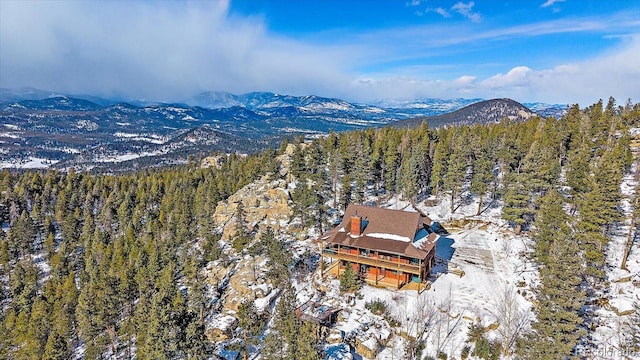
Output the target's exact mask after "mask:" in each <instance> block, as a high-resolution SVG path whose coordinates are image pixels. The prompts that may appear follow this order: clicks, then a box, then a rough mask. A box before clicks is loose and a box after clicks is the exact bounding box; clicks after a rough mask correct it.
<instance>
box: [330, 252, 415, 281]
mask: <svg viewBox="0 0 640 360" xmlns="http://www.w3.org/2000/svg"><path fill="white" fill-rule="evenodd" d="M322 254H323V255H324V256H328V257H330V258H333V259H337V260H344V261H348V262H352V263H357V264H364V265H369V266H375V267H379V268H385V269H390V270H399V271H402V272H406V273H410V274H416V275H419V274H420V267H421V266H420V265H413V264H403V263H398V257H397V256H396V257H395V258H392V259H391V260H387V259H380V258H379V257H374V256H366V255H360V254H358V255H354V254H350V253H347V252H345V251H340V252H338V250H336V249H329V248H325V249H324V250H323V251H322ZM422 266H424V264H422Z"/></svg>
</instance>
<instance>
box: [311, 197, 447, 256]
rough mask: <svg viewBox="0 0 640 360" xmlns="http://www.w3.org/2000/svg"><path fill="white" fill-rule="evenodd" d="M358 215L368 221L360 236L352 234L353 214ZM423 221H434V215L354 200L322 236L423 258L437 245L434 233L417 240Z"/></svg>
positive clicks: (364, 246)
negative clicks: (336, 222) (340, 218)
mask: <svg viewBox="0 0 640 360" xmlns="http://www.w3.org/2000/svg"><path fill="white" fill-rule="evenodd" d="M353 216H359V217H361V218H362V219H363V221H364V223H365V224H366V225H365V227H364V229H363V231H362V234H361V235H360V236H355V235H352V234H351V233H350V232H349V231H350V229H351V227H350V226H351V218H352V217H353ZM423 224H431V219H429V217H427V216H426V215H424V214H422V213H420V212H413V211H403V210H391V209H382V208H375V207H368V206H363V205H354V204H351V205H349V206H348V207H347V210H346V211H345V213H344V217H343V218H342V222H341V223H340V225H338V226H337V227H336V228H334V229H333V230H331V231H329V232H328V233H326V234H325V235H323V236H322V239H323V240H325V241H327V242H330V243H334V244H341V245H343V246H351V247H358V248H362V249H369V250H380V251H383V252H387V253H391V254H395V255H404V256H408V257H411V258H418V259H423V258H425V257H426V256H427V254H428V253H429V251H430V250H431V249H432V248H433V247H434V246H435V239H436V235H435V234H429V236H428V238H427V239H426V241H419V242H417V243H414V240H419V239H416V238H415V237H416V234H417V233H418V230H420V229H423Z"/></svg>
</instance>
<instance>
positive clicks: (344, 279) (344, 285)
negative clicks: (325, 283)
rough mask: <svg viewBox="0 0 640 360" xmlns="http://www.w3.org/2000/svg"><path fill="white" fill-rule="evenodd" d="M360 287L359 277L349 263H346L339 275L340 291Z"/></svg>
mask: <svg viewBox="0 0 640 360" xmlns="http://www.w3.org/2000/svg"><path fill="white" fill-rule="evenodd" d="M358 289H360V278H359V277H358V274H356V272H355V270H353V266H352V265H351V263H347V264H346V266H345V270H344V272H343V273H342V274H341V275H340V291H344V292H354V291H358Z"/></svg>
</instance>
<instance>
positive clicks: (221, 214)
mask: <svg viewBox="0 0 640 360" xmlns="http://www.w3.org/2000/svg"><path fill="white" fill-rule="evenodd" d="M240 203H242V206H243V208H244V213H245V219H244V221H245V224H246V225H247V226H248V227H249V228H248V229H247V230H251V229H253V228H254V227H255V226H256V225H268V226H270V227H271V228H273V229H274V230H276V231H277V230H279V229H280V228H281V227H283V226H286V225H287V224H288V223H289V219H290V217H291V215H292V211H291V196H290V194H289V190H288V188H287V183H286V181H285V180H283V179H276V180H271V179H270V176H269V175H266V176H264V177H262V178H261V179H260V180H257V181H255V182H253V183H251V184H249V185H247V186H245V187H243V188H242V189H240V190H239V191H238V192H236V193H235V194H233V195H231V196H230V197H229V198H228V199H227V200H226V201H221V202H219V203H218V206H217V207H216V211H215V214H214V219H215V222H216V224H218V226H220V227H221V228H222V240H223V241H227V240H229V239H230V237H231V236H232V235H233V233H234V231H235V221H236V219H235V216H236V212H237V209H238V204H240Z"/></svg>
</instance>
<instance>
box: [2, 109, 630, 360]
mask: <svg viewBox="0 0 640 360" xmlns="http://www.w3.org/2000/svg"><path fill="white" fill-rule="evenodd" d="M638 127H640V104H632V103H630V102H627V103H626V104H625V105H624V106H618V105H616V103H615V100H614V99H610V100H609V101H608V103H607V104H606V105H605V104H603V103H602V102H599V103H597V104H594V105H592V106H589V107H587V108H585V109H583V110H581V109H580V108H579V107H578V106H577V105H575V106H573V107H572V108H571V109H570V110H569V111H568V113H567V114H566V115H565V116H564V117H563V118H562V119H554V118H549V119H546V120H545V119H541V118H539V117H533V118H530V119H528V120H524V121H513V120H508V119H505V120H503V121H501V122H499V123H497V124H487V125H480V124H476V125H464V126H455V127H443V128H439V129H430V128H428V127H427V125H425V124H423V125H420V126H418V127H414V128H397V127H385V128H381V129H367V130H359V131H353V132H345V133H331V134H329V135H328V136H326V137H323V138H320V139H318V140H315V141H313V142H307V143H303V142H302V141H301V140H300V141H297V142H296V147H295V150H294V151H293V153H292V154H291V162H290V169H288V170H287V171H282V169H281V166H282V163H281V162H279V161H277V160H276V156H277V155H281V154H283V153H284V151H285V148H286V146H285V145H286V144H283V146H281V148H280V150H278V151H273V150H269V151H266V152H262V153H260V154H256V155H251V156H248V157H241V156H236V155H229V156H224V155H223V156H221V157H220V159H221V160H220V161H219V163H220V166H217V167H216V166H214V167H210V168H202V167H200V166H199V165H198V164H196V163H191V164H189V165H187V166H182V167H177V168H173V169H165V170H153V171H140V172H136V173H133V174H128V175H118V176H108V175H89V174H85V173H74V172H73V171H71V172H69V173H62V172H56V171H47V172H34V171H27V172H10V171H7V170H4V171H2V172H0V221H1V222H2V224H3V231H0V285H1V288H0V290H1V292H0V301H1V304H2V312H1V314H0V358H14V359H69V358H74V357H76V358H87V359H93V358H111V357H117V358H126V359H130V358H133V357H134V356H135V358H136V359H164V358H167V359H173V358H189V359H200V358H205V357H207V356H211V351H212V349H213V348H214V347H215V344H213V343H211V342H210V341H209V340H208V339H207V338H206V337H205V320H206V318H207V316H209V315H210V313H211V312H213V311H216V310H215V306H214V305H215V304H212V303H211V297H210V294H208V292H207V291H208V290H207V285H206V284H205V282H204V280H203V279H202V276H201V271H202V269H204V268H205V267H207V266H212V264H214V261H216V262H215V264H221V265H219V266H229V264H228V259H229V256H230V254H233V253H240V252H242V251H243V250H244V253H243V254H244V255H245V256H249V257H252V256H258V255H260V256H266V257H267V258H268V259H269V261H268V266H270V267H272V268H276V267H278V271H274V272H272V273H271V275H270V276H272V278H270V279H271V281H272V282H273V283H274V284H276V285H275V286H277V287H278V288H279V289H280V290H281V293H282V294H284V295H282V296H281V300H280V302H278V305H277V306H276V307H274V309H272V310H271V311H268V312H267V313H263V314H261V316H257V315H256V312H255V311H256V310H255V309H253V308H252V307H251V306H250V304H252V303H243V304H242V305H240V307H239V308H238V314H237V317H238V320H239V330H238V332H236V335H237V336H238V341H239V344H240V345H238V346H237V348H238V349H239V350H238V351H241V352H248V351H250V350H249V346H248V345H249V344H259V343H261V342H262V341H260V340H259V339H262V336H263V335H264V332H265V331H264V330H265V329H266V328H267V327H269V326H268V325H267V322H268V321H270V320H273V323H272V326H271V328H272V330H271V332H270V334H271V336H267V337H266V344H265V346H264V348H261V347H258V351H262V352H263V356H264V357H265V358H296V359H315V358H319V357H320V356H321V354H320V353H319V350H318V348H317V347H315V346H314V345H315V344H316V343H320V342H321V341H322V338H316V336H315V335H316V334H315V333H314V331H313V330H311V329H308V328H305V327H302V330H300V331H299V332H296V331H294V330H292V329H295V328H299V327H301V323H300V320H299V319H297V318H295V316H291V314H292V313H293V312H292V311H288V312H287V311H286V310H287V309H289V310H292V309H293V308H295V306H296V305H295V297H292V295H291V288H290V282H291V277H292V276H294V275H296V271H297V270H296V269H295V268H292V267H291V266H289V267H288V266H287V259H284V258H283V257H282V254H283V253H284V252H286V251H287V248H286V246H288V245H287V244H285V243H282V242H280V243H279V242H278V241H276V240H274V239H283V238H285V237H287V236H289V235H288V234H286V233H284V232H285V231H286V230H281V231H283V232H282V233H275V234H273V233H271V232H270V231H271V230H269V229H266V228H265V227H264V226H263V223H254V224H246V223H245V222H244V221H242V219H241V218H242V216H243V215H242V207H240V206H239V207H238V208H239V210H238V211H237V213H238V215H237V219H236V224H239V225H237V231H236V232H235V234H234V236H232V238H231V239H229V240H228V241H226V240H225V241H223V240H220V239H221V237H220V235H221V231H222V228H223V227H224V226H225V225H227V224H218V223H215V221H214V212H215V210H216V206H217V205H218V203H219V202H220V201H221V200H225V199H227V198H229V196H231V195H232V194H234V193H235V192H236V191H237V190H239V189H240V188H242V187H243V186H244V185H246V184H249V183H251V182H252V181H254V180H256V179H258V178H259V177H260V176H261V175H263V174H267V173H269V174H271V175H270V176H271V177H272V178H275V179H279V178H281V179H280V180H283V181H286V182H288V183H294V184H296V186H295V190H293V191H292V192H291V205H292V210H293V216H292V218H291V222H292V223H296V224H297V227H298V228H302V229H310V231H309V232H307V233H306V234H318V233H322V232H324V231H326V230H327V229H328V226H329V224H330V223H331V221H333V220H334V217H335V213H336V212H339V211H342V210H344V208H345V207H346V205H347V204H349V203H352V202H355V203H368V204H371V205H375V203H376V202H381V201H383V200H384V199H388V198H389V197H391V196H394V195H396V194H397V195H400V196H401V197H402V198H404V199H407V200H410V201H412V202H414V203H420V202H423V201H425V200H426V199H428V198H430V197H435V199H436V201H444V200H446V201H448V202H449V203H450V212H451V213H455V212H456V210H457V208H458V206H461V205H464V204H468V203H469V202H471V201H472V200H474V201H477V203H478V206H477V213H478V214H480V213H482V212H483V211H485V210H486V209H487V208H489V207H492V206H498V205H501V206H502V217H503V218H504V219H506V220H507V221H509V223H510V225H511V227H512V229H513V231H514V232H515V233H521V232H525V233H527V234H528V235H529V236H531V237H532V238H533V239H534V240H535V249H534V251H533V253H534V254H535V256H534V259H533V261H535V262H536V263H537V264H538V265H539V268H540V270H539V271H540V280H541V286H540V287H539V288H538V289H537V293H536V304H535V311H534V312H535V315H536V317H537V321H534V322H533V324H532V331H531V332H529V333H528V334H524V332H523V333H522V334H521V335H522V336H519V338H518V340H517V342H516V341H514V342H513V343H512V344H510V345H508V346H506V347H503V348H499V347H500V346H502V345H495V344H493V343H492V344H491V346H494V345H495V346H498V348H499V350H498V351H497V352H498V353H503V354H509V353H511V352H513V351H515V352H517V353H518V354H519V355H520V356H522V357H523V358H527V359H559V358H565V357H566V356H570V355H572V354H575V348H576V346H578V345H579V346H582V347H589V344H590V341H592V339H591V337H590V335H591V333H592V332H593V331H594V329H595V328H596V327H597V325H596V324H597V314H596V312H595V310H597V307H598V306H599V305H598V302H597V299H599V298H601V297H602V296H603V294H605V293H607V292H608V291H610V289H609V288H608V282H609V281H611V279H608V278H607V264H606V261H605V259H606V256H607V249H608V244H609V241H610V239H611V237H612V236H613V234H614V233H615V232H616V231H617V228H618V227H619V226H620V224H621V223H622V222H623V221H624V220H625V219H624V217H623V213H622V211H621V208H620V203H621V201H622V198H623V196H625V194H623V193H621V191H620V184H621V182H622V180H623V176H624V175H625V174H626V173H628V172H629V170H630V166H631V164H632V162H633V156H632V152H631V148H630V144H631V142H632V133H631V132H630V129H631V128H638ZM635 194H638V192H635ZM432 200H433V199H432ZM430 201H431V200H430ZM632 203H633V204H636V203H637V202H636V199H633V201H632ZM267 220H268V219H267ZM265 223H268V221H266V222H265ZM635 230H636V229H635V223H634V226H633V227H632V229H631V231H632V232H633V233H634V234H635ZM258 233H260V234H261V235H260V236H256V234H258ZM264 234H269V235H268V236H265V235H264ZM297 234H301V232H300V231H299V229H298V232H297ZM303 234H304V233H303ZM307 236H310V235H307ZM289 237H290V238H292V236H289ZM631 237H632V238H634V237H633V236H631ZM256 245H259V246H256ZM638 246H639V244H637V243H633V241H632V242H631V244H630V247H631V249H632V250H631V251H640V248H639V247H638ZM225 261H227V263H226V264H225ZM282 274H284V275H285V276H284V277H282V276H281V275H282ZM635 276H637V274H635ZM630 319H632V320H630V321H628V322H625V324H624V326H626V328H625V333H626V334H629V338H628V339H626V340H625V341H628V342H629V344H631V345H630V346H636V347H637V346H640V344H639V340H638V339H640V328H639V326H638V324H639V323H640V321H638V320H640V313H639V312H638V311H636V313H635V315H630ZM634 321H635V322H634ZM278 334H279V335H280V338H279V339H278V338H277V335H278ZM296 334H297V335H299V336H296ZM634 336H635V338H634ZM305 339H307V340H308V341H305ZM276 340H279V341H281V342H284V343H285V344H287V345H286V346H285V345H282V346H279V347H278V346H275V345H274V341H276ZM634 341H635V342H634ZM476 346H479V345H476ZM487 346H489V345H487ZM418 348H419V346H417V345H416V346H415V347H414V348H412V349H408V350H407V354H406V357H407V358H411V357H414V356H417V354H419V352H418V351H417V350H416V349H418ZM478 356H480V355H478ZM488 356H489V355H487V357H483V358H489V357H488Z"/></svg>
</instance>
